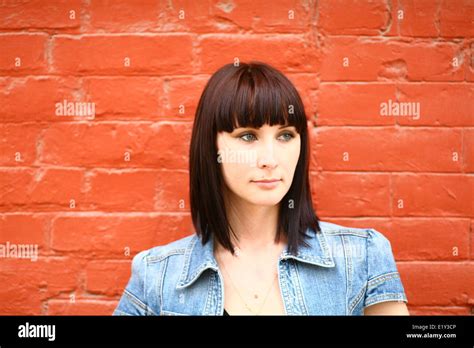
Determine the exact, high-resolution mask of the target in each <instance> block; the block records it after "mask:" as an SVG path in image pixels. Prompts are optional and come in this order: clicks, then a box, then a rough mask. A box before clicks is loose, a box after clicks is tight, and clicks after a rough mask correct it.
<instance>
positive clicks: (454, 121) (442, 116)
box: [397, 83, 474, 126]
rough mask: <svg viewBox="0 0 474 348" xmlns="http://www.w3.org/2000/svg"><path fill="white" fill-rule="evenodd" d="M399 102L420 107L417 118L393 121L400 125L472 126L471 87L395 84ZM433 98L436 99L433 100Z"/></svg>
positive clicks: (451, 84)
mask: <svg viewBox="0 0 474 348" xmlns="http://www.w3.org/2000/svg"><path fill="white" fill-rule="evenodd" d="M398 90H399V92H400V94H399V99H398V100H399V101H400V102H418V103H420V118H419V119H417V120H414V119H411V118H409V117H397V122H398V123H399V124H401V125H416V126H421V125H427V126H473V125H474V117H473V115H474V104H473V103H469V102H468V100H473V99H474V86H469V85H467V84H457V83H449V84H448V83H436V84H422V83H410V84H408V83H406V84H399V85H398ZM433 96H436V98H434V97H433Z"/></svg>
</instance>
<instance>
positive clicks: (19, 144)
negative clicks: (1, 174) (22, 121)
mask: <svg viewBox="0 0 474 348" xmlns="http://www.w3.org/2000/svg"><path fill="white" fill-rule="evenodd" d="M41 131H42V129H41V127H39V126H36V125H16V124H0V165H7V166H25V165H31V164H33V163H34V162H35V161H36V156H37V151H38V148H37V144H38V142H39V139H40V134H41Z"/></svg>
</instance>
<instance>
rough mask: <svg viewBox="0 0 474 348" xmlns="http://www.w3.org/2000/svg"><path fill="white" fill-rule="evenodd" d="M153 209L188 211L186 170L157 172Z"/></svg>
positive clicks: (187, 176) (187, 178)
mask: <svg viewBox="0 0 474 348" xmlns="http://www.w3.org/2000/svg"><path fill="white" fill-rule="evenodd" d="M154 210H155V211H165V212H189V211H190V203H189V175H188V173H187V172H184V171H183V172H181V171H180V172H178V171H172V172H171V171H160V172H158V177H157V185H156V189H155V206H154Z"/></svg>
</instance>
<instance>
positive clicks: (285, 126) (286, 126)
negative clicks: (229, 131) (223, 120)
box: [235, 124, 294, 131]
mask: <svg viewBox="0 0 474 348" xmlns="http://www.w3.org/2000/svg"><path fill="white" fill-rule="evenodd" d="M290 127H292V128H294V126H292V125H289V124H287V125H283V126H280V127H278V129H283V128H290ZM235 129H254V130H257V131H258V130H259V129H260V128H255V127H238V128H235Z"/></svg>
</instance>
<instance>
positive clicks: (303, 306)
mask: <svg viewBox="0 0 474 348" xmlns="http://www.w3.org/2000/svg"><path fill="white" fill-rule="evenodd" d="M320 228H321V233H315V232H314V231H312V230H308V232H309V234H310V235H311V238H308V239H306V241H307V243H308V244H309V245H310V246H309V247H308V246H301V247H300V248H299V250H298V252H297V253H296V254H290V253H288V250H287V249H286V248H285V250H283V252H282V253H281V255H280V257H279V260H278V281H279V285H280V291H281V296H282V299H283V303H284V307H285V312H286V314H287V315H363V312H364V307H367V306H370V305H373V304H375V303H379V302H385V301H404V302H408V300H407V297H406V295H405V290H404V288H403V285H402V282H401V279H400V275H399V273H398V269H397V266H396V264H395V260H394V257H393V253H392V248H391V245H390V242H389V240H388V239H387V238H386V237H385V236H384V235H382V234H381V233H380V232H378V231H376V230H374V229H362V228H350V227H343V226H339V225H336V224H333V223H328V222H323V221H320ZM224 295H225V294H224V286H223V277H222V273H221V269H220V268H219V267H218V264H217V262H216V260H215V258H214V254H213V240H212V238H210V239H209V241H208V242H207V243H206V244H205V245H204V246H203V245H202V243H201V239H200V238H199V237H198V236H197V235H196V234H193V235H190V236H187V237H184V238H181V239H179V240H176V241H174V242H171V243H169V244H166V245H163V246H157V247H154V248H151V249H148V250H145V251H142V252H140V253H138V254H137V255H135V257H134V258H133V261H132V274H131V277H130V280H129V282H128V284H127V286H126V288H125V290H124V292H123V295H122V297H121V299H120V301H119V303H118V306H117V308H116V309H115V311H114V313H113V315H223V312H224Z"/></svg>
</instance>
